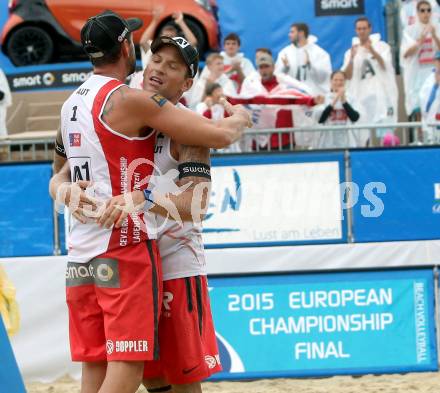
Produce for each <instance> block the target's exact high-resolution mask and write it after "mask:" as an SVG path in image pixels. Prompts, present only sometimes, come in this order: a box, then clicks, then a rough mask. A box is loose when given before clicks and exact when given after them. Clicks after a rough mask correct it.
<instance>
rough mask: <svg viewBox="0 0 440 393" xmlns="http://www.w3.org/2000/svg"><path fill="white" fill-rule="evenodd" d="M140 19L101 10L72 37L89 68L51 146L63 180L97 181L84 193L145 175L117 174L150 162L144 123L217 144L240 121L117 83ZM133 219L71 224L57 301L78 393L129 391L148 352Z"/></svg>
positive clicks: (148, 247) (148, 282) (156, 273)
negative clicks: (208, 115)
mask: <svg viewBox="0 0 440 393" xmlns="http://www.w3.org/2000/svg"><path fill="white" fill-rule="evenodd" d="M140 26H141V22H140V20H138V19H128V20H124V19H123V18H121V17H120V16H119V15H117V14H115V13H113V12H111V11H106V12H104V13H101V14H99V15H97V16H95V17H93V18H90V19H89V20H88V21H87V23H86V24H85V26H84V27H83V29H82V31H81V41H82V44H83V47H84V50H85V51H86V52H87V53H88V55H89V56H90V60H91V62H92V64H93V66H94V74H93V75H92V76H91V77H90V78H89V79H88V80H87V81H86V82H84V83H83V84H82V85H81V86H80V87H79V88H78V89H77V90H75V92H74V93H73V94H72V95H71V96H70V97H69V98H68V99H67V100H66V102H65V103H64V105H63V108H62V112H61V129H60V133H59V135H58V137H57V149H56V151H57V153H58V154H60V155H61V156H63V155H64V156H65V158H67V159H68V162H69V167H70V172H71V174H72V177H73V179H72V180H73V181H76V180H87V181H90V182H92V183H93V184H99V185H100V187H99V189H98V188H95V190H94V191H95V195H96V196H99V197H100V198H111V197H112V196H114V195H118V194H120V193H121V192H130V191H134V190H135V189H138V188H139V187H140V185H139V184H140V180H142V179H144V178H146V177H147V176H149V175H150V174H151V173H152V167H150V166H148V165H140V166H139V167H137V168H136V172H135V173H134V174H133V177H134V178H128V176H127V173H128V168H130V165H131V164H132V163H133V162H135V161H136V160H137V159H139V158H143V159H145V158H146V159H148V160H150V162H152V161H153V158H154V137H152V136H153V134H154V132H153V131H152V130H153V129H160V130H161V131H162V132H163V133H164V134H167V135H169V136H170V137H172V138H173V139H174V140H176V141H177V142H179V143H183V144H188V145H202V146H206V147H216V148H221V147H224V146H226V145H228V144H230V143H231V142H234V141H235V140H237V139H238V138H239V137H240V135H241V132H242V130H243V129H244V127H245V126H246V125H247V124H248V123H249V116H248V114H247V112H246V111H245V110H244V109H243V108H241V107H233V108H232V112H233V114H232V116H231V117H230V118H228V119H226V120H225V121H223V122H217V123H214V122H211V121H209V120H206V119H204V118H201V117H200V116H197V115H196V114H193V113H191V112H189V111H187V110H182V109H179V108H176V107H175V106H174V105H171V104H170V103H168V101H167V100H166V99H165V98H164V97H163V96H161V95H159V94H157V93H154V94H153V93H151V92H150V93H149V92H147V91H140V90H135V89H130V88H128V87H127V86H126V85H124V84H123V81H125V79H126V77H127V76H128V75H129V74H130V73H132V72H133V71H134V66H135V54H134V45H133V40H132V36H131V33H132V32H133V31H135V30H136V29H138V28H139V27H140ZM182 49H183V50H184V49H185V48H182ZM185 53H186V52H185ZM189 70H190V72H191V73H192V72H196V69H195V68H194V67H193V69H191V67H189ZM58 160H61V161H62V160H63V158H59V159H58ZM59 164H60V162H59V161H58V165H56V166H57V167H59ZM142 187H146V185H145V184H144V185H143V186H142ZM145 195H148V194H145ZM140 226H141V223H140V222H138V221H137V220H135V218H132V217H128V218H127V220H126V221H125V222H124V223H123V224H122V226H121V227H119V228H116V227H114V226H113V227H111V225H110V226H108V225H105V226H104V227H102V226H99V225H98V224H97V223H96V222H95V221H90V220H89V221H87V222H85V223H80V222H79V221H76V220H75V221H74V222H73V225H72V228H71V232H70V239H69V243H70V244H69V264H68V270H67V274H66V277H67V302H68V306H69V327H70V329H69V331H70V339H71V351H72V358H73V360H76V361H82V362H83V379H82V386H81V392H82V393H96V392H98V391H99V392H100V393H116V392H117V393H134V392H135V391H136V390H137V388H138V386H139V383H140V381H141V378H142V369H143V362H144V361H145V360H152V359H156V358H157V356H158V346H157V340H158V337H157V324H158V311H159V310H158V307H159V304H160V303H161V275H160V263H158V260H157V258H158V253H157V246H156V243H155V240H154V235H152V234H150V233H149V231H148V229H149V228H148V223H147V225H146V230H145V231H140V230H139V228H140Z"/></svg>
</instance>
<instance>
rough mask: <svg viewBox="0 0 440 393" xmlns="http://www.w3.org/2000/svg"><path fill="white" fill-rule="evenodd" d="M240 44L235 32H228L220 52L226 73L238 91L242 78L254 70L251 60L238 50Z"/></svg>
mask: <svg viewBox="0 0 440 393" xmlns="http://www.w3.org/2000/svg"><path fill="white" fill-rule="evenodd" d="M240 46H241V41H240V37H239V36H238V35H237V34H235V33H230V34H228V35H227V36H226V37H225V39H224V40H223V51H221V52H220V54H221V55H222V56H223V61H224V64H225V72H226V75H227V76H228V77H229V79H231V80H232V82H233V83H234V85H235V88H236V90H237V91H238V92H239V91H240V88H241V84H242V83H243V80H244V78H246V77H247V76H249V74H251V73H252V72H254V71H255V68H254V65H253V64H252V62H251V61H250V60H249V59H248V58H246V57H244V54H243V53H242V52H240Z"/></svg>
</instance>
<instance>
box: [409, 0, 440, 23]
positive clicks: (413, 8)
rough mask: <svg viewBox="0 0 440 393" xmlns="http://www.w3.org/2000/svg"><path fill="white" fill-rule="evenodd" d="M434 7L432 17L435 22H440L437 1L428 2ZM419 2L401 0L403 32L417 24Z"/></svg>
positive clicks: (439, 10) (439, 9)
mask: <svg viewBox="0 0 440 393" xmlns="http://www.w3.org/2000/svg"><path fill="white" fill-rule="evenodd" d="M428 1H429V4H430V5H431V7H432V16H433V20H434V21H435V22H437V23H438V22H439V21H440V6H439V5H438V4H437V1H436V0H428ZM418 2H419V0H401V4H400V24H401V26H402V30H404V29H406V28H407V27H408V26H411V25H413V24H415V23H416V22H417V3H418Z"/></svg>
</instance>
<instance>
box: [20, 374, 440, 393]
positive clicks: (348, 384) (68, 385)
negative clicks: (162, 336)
mask: <svg viewBox="0 0 440 393" xmlns="http://www.w3.org/2000/svg"><path fill="white" fill-rule="evenodd" d="M26 387H27V391H28V393H79V383H78V382H77V381H73V380H72V379H70V378H62V379H59V380H58V381H56V382H54V383H50V384H42V383H29V384H26ZM203 391H204V393H249V392H251V393H327V392H328V393H400V392H402V393H406V392H417V393H427V392H430V393H434V392H435V393H440V373H439V372H436V373H411V374H406V375H398V374H391V375H380V376H373V375H366V376H363V377H360V378H353V377H346V376H344V377H331V378H316V379H271V380H269V379H263V380H258V381H252V382H209V383H204V384H203ZM141 392H142V393H144V392H145V390H144V389H139V393H141Z"/></svg>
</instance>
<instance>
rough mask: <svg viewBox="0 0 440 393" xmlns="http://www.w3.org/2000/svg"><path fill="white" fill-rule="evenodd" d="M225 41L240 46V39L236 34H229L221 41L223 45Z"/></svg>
mask: <svg viewBox="0 0 440 393" xmlns="http://www.w3.org/2000/svg"><path fill="white" fill-rule="evenodd" d="M226 41H235V42H237V43H238V46H241V41H240V37H239V36H238V34H236V33H229V34H228V35H227V36H226V37H225V38H224V40H223V44H224V43H225V42H226Z"/></svg>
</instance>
